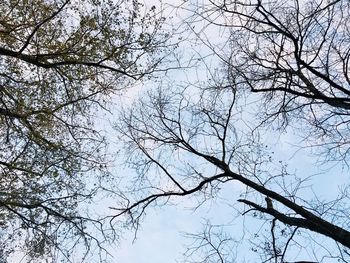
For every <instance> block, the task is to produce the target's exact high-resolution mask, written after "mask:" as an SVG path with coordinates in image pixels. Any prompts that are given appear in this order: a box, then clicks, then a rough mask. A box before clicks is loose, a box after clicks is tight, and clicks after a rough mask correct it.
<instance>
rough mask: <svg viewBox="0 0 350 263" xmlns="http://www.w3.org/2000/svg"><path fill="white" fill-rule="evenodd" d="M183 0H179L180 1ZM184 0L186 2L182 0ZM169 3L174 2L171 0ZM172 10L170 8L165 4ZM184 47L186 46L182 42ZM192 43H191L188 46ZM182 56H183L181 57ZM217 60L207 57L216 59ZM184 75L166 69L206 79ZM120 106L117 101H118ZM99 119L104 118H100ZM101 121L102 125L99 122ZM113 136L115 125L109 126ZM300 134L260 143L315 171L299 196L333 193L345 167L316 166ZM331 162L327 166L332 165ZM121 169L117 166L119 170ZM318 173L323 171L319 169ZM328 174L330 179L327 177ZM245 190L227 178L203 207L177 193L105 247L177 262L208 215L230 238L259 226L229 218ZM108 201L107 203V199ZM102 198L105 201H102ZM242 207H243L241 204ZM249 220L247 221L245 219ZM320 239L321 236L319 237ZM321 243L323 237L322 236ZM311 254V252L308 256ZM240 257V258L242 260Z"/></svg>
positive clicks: (145, 259) (129, 257)
mask: <svg viewBox="0 0 350 263" xmlns="http://www.w3.org/2000/svg"><path fill="white" fill-rule="evenodd" d="M180 2H182V1H180ZM183 2H185V1H183ZM169 3H170V4H175V1H171V0H169ZM146 4H147V5H149V6H151V5H158V4H159V2H158V1H155V0H154V1H153V0H152V1H147V3H146ZM169 10H170V9H169ZM167 15H169V16H173V19H174V20H175V21H177V20H178V19H181V18H183V17H186V15H187V11H183V10H182V11H181V10H178V11H177V12H172V13H171V14H167ZM205 33H206V36H207V37H208V39H211V40H212V41H214V40H218V41H220V39H221V37H222V32H219V31H217V30H216V29H215V28H211V27H209V28H207V29H206V32H205ZM181 48H182V49H183V50H186V49H187V48H189V47H188V46H186V45H185V46H182V47H181ZM191 48H192V47H191ZM195 51H197V52H198V54H199V55H203V54H208V53H209V50H208V49H206V48H205V47H204V46H201V47H199V46H197V47H196V50H195ZM184 59H185V60H186V56H185V57H184ZM215 62H216V61H210V63H213V64H215ZM193 70H194V71H191V70H190V71H188V73H187V74H184V72H182V71H176V70H174V71H170V72H169V73H168V74H167V78H169V79H174V80H176V81H177V82H181V81H185V80H186V81H192V80H193V81H197V78H199V79H200V80H203V81H205V80H206V79H207V75H206V73H205V70H202V69H198V68H197V69H193ZM146 85H150V86H146V87H140V86H138V87H134V88H133V89H131V90H130V91H128V92H127V93H126V94H124V95H123V97H122V100H123V102H124V103H125V104H126V105H128V104H130V103H132V101H133V100H134V99H136V98H137V97H138V96H142V91H139V89H151V88H152V85H153V84H152V83H149V84H146ZM116 105H117V106H118V102H117V103H116ZM102 123H103V122H102ZM104 124H105V125H106V127H102V128H103V129H107V130H109V129H110V127H107V126H108V125H109V124H110V123H109V122H108V121H106V122H105V123H104ZM100 125H102V124H100ZM109 131H110V134H111V135H112V138H113V130H109ZM300 140H301V139H300V138H299V137H298V136H297V135H295V134H293V133H292V132H291V131H287V132H286V133H283V134H282V135H281V136H276V134H274V133H273V132H271V134H270V135H269V134H268V133H266V134H265V138H264V142H265V143H266V144H268V145H270V146H271V151H273V152H274V158H276V159H277V160H281V161H283V162H285V163H288V167H289V168H290V169H291V170H293V171H295V172H296V173H297V174H300V175H302V176H303V177H304V176H309V175H315V177H313V178H310V179H309V181H308V182H307V185H309V186H312V187H311V188H307V189H304V190H303V192H302V193H301V194H302V196H304V197H305V198H308V197H310V196H311V195H312V191H315V192H316V193H321V195H322V198H324V199H329V200H330V199H332V198H335V197H336V196H335V195H336V193H337V192H338V189H339V187H341V186H342V185H344V184H345V183H347V177H346V176H347V169H342V166H341V165H340V164H338V165H336V166H334V167H331V168H332V169H331V170H330V172H325V171H327V168H329V167H327V165H319V166H316V165H315V163H316V159H317V156H314V155H312V154H311V152H310V149H307V148H305V149H300V148H299V147H298V145H297V146H295V145H296V144H298V142H299V141H300ZM332 165H333V164H330V165H329V166H332ZM118 169H119V170H118ZM125 171H126V172H127V173H129V172H130V173H131V171H129V170H123V168H122V167H119V168H116V170H115V172H116V173H121V174H122V173H123V172H125ZM321 172H322V173H321ZM330 177H331V178H332V179H331V180H330ZM242 189H243V186H242V185H240V184H238V183H228V184H225V185H223V186H222V189H221V190H220V193H219V194H218V196H217V197H216V198H214V199H211V200H208V201H207V202H205V203H204V204H203V205H202V206H200V207H199V208H197V209H194V207H195V205H196V203H195V200H191V199H187V198H179V199H177V200H176V201H175V204H174V205H166V206H163V207H158V208H149V209H148V210H147V212H146V216H145V218H144V219H143V221H142V222H141V223H142V224H141V226H140V228H139V230H138V232H137V235H136V238H135V236H134V232H132V231H130V232H126V233H125V234H124V235H123V238H122V239H121V240H120V244H119V245H118V244H115V245H111V246H110V247H108V248H107V249H108V250H109V251H110V253H111V254H112V256H113V259H112V260H111V261H112V262H115V263H149V262H152V263H164V262H166V263H178V262H182V260H183V253H184V252H185V251H186V249H187V248H188V247H189V245H190V243H191V240H190V239H188V237H186V233H197V232H200V231H202V230H203V228H204V225H205V224H206V222H208V220H209V221H210V222H211V223H212V224H223V225H225V226H227V229H228V230H229V231H231V234H232V235H233V237H234V238H235V239H237V240H240V239H241V238H243V236H244V233H243V231H244V227H247V226H248V227H247V229H246V231H248V232H249V231H251V232H254V231H255V229H256V228H257V227H258V225H254V223H255V221H254V220H252V219H245V218H244V217H243V216H242V217H238V218H237V220H235V221H232V217H233V216H232V214H233V213H235V212H237V211H235V209H234V208H235V207H237V206H238V207H239V205H237V204H236V206H235V207H231V206H232V205H233V203H237V202H236V200H237V199H238V198H239V195H238V193H239V192H240V191H241V190H242ZM106 203H107V202H106ZM106 203H105V204H106ZM108 203H110V204H113V200H108ZM240 207H242V206H240ZM245 220H247V221H245ZM320 240H321V239H320ZM325 244H327V242H326V241H325ZM234 253H236V254H239V255H238V258H240V259H245V260H246V262H259V259H258V258H257V255H254V254H253V253H251V251H250V250H249V247H243V248H242V249H241V250H240V251H234ZM298 253H299V252H298V251H296V252H295V257H294V259H305V258H303V257H304V256H305V254H303V253H301V254H298ZM307 256H309V257H312V255H307ZM240 262H243V261H240ZM323 262H326V263H327V262H335V261H332V259H329V260H328V259H325V260H324V261H323Z"/></svg>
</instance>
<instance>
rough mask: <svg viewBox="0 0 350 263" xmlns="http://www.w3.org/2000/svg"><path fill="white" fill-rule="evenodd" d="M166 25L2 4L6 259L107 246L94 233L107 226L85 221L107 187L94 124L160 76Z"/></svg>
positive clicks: (0, 170) (51, 4)
mask: <svg viewBox="0 0 350 263" xmlns="http://www.w3.org/2000/svg"><path fill="white" fill-rule="evenodd" d="M162 23H163V17H162V16H161V14H160V13H158V12H157V11H156V10H155V9H149V10H145V8H144V7H143V5H142V4H141V3H139V2H137V1H94V0H91V1H89V0H87V1H70V0H64V1H63V0H62V1H47V0H39V1H37V0H35V1H12V0H8V1H7V0H6V1H2V2H1V4H0V141H1V142H0V175H1V176H0V188H1V189H0V206H1V216H0V222H1V226H2V231H1V238H0V239H1V240H2V243H6V249H5V250H6V251H5V252H4V253H10V252H11V251H12V249H14V250H18V246H19V248H20V249H21V250H22V252H23V249H25V251H27V252H26V253H28V254H29V255H30V256H32V257H38V256H48V255H49V256H50V254H51V256H52V253H53V252H52V251H54V250H52V247H56V251H57V248H58V249H60V250H61V252H62V253H63V254H64V255H65V256H67V257H68V258H69V251H70V250H71V248H72V247H74V246H75V245H76V244H77V243H84V244H85V246H86V247H87V248H89V247H90V244H91V242H92V241H95V242H96V244H94V246H99V244H100V243H102V241H103V240H104V239H105V238H107V234H103V235H102V238H101V239H100V240H97V239H96V238H95V236H94V235H93V234H92V233H90V232H89V231H90V230H89V229H88V225H91V224H92V225H94V227H95V228H97V229H100V230H101V231H102V232H103V226H102V221H100V219H99V218H97V217H96V218H93V217H92V216H91V215H90V214H87V213H86V212H84V211H85V209H86V207H87V206H88V203H89V202H91V200H92V198H93V196H94V195H96V194H97V193H98V191H99V189H101V188H102V187H103V185H104V183H103V182H104V181H105V180H108V170H107V169H106V166H107V165H108V160H109V159H106V151H105V147H106V142H105V134H104V132H103V131H102V127H97V126H96V125H95V124H94V123H95V121H96V118H97V117H98V116H99V115H98V114H99V113H98V112H99V111H101V110H107V108H108V103H109V101H110V100H111V99H112V98H113V96H115V95H116V94H118V93H120V92H122V91H123V90H125V89H126V88H128V86H130V85H132V84H133V83H135V82H136V81H139V80H141V79H142V78H143V77H144V76H148V75H149V74H151V73H152V72H154V71H155V70H157V65H158V64H159V63H160V62H161V61H162V59H163V58H164V56H165V51H166V47H165V46H164V43H165V41H166V39H167V36H166V35H165V34H164V33H162V32H161V27H162ZM65 240H70V241H69V242H66V241H65ZM74 240H75V241H74ZM19 241H21V242H19ZM67 243H70V244H71V245H67ZM11 244H13V246H12V245H11ZM55 253H56V252H55ZM80 254H82V255H84V253H80Z"/></svg>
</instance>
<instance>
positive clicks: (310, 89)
mask: <svg viewBox="0 0 350 263" xmlns="http://www.w3.org/2000/svg"><path fill="white" fill-rule="evenodd" d="M181 8H186V9H188V10H190V11H191V12H193V15H192V16H191V17H190V22H189V23H188V24H189V25H190V29H191V30H192V31H193V33H194V34H195V36H196V38H197V40H199V42H201V43H203V44H204V45H205V46H206V47H209V49H210V50H211V51H212V54H214V55H215V56H217V57H218V58H219V60H220V61H221V64H220V65H221V69H219V70H217V71H216V72H213V69H212V68H210V67H209V66H208V65H209V64H205V65H204V66H203V68H204V69H208V70H209V73H208V75H210V76H211V78H210V79H208V80H205V81H202V82H200V81H198V82H196V83H195V84H189V85H188V86H186V87H182V88H181V87H179V86H181V85H180V84H179V85H178V86H176V85H172V86H170V87H161V88H159V89H158V90H157V91H155V92H150V93H149V94H148V96H144V97H143V98H142V99H140V101H138V102H135V104H134V105H132V106H131V107H130V108H129V109H127V110H124V111H123V113H122V117H121V118H120V121H119V122H118V123H116V129H117V130H118V131H119V132H120V133H121V134H122V136H121V139H122V140H124V142H125V144H126V147H125V150H126V154H127V156H128V157H129V158H128V159H127V163H128V164H129V165H131V166H132V167H134V168H135V170H136V172H137V177H136V178H135V181H134V184H133V186H132V188H131V189H130V191H132V192H133V193H134V195H132V196H127V195H125V196H124V198H125V203H124V206H123V205H120V206H118V207H117V206H116V207H115V208H114V209H115V210H116V211H117V212H116V213H115V215H114V216H113V217H112V218H111V222H112V223H113V222H114V220H116V219H117V218H118V217H120V216H121V215H128V216H129V217H130V220H131V222H132V223H133V224H134V225H135V226H136V228H137V227H138V224H139V221H140V220H141V219H142V216H143V215H144V213H145V210H146V209H149V207H151V206H157V205H163V204H166V203H167V202H173V201H175V200H176V199H177V198H181V197H187V198H189V197H191V196H192V197H194V196H195V197H196V198H197V199H198V198H199V199H200V200H202V201H203V202H204V201H205V200H207V199H210V198H211V197H215V196H217V195H219V194H220V188H221V187H222V185H223V184H225V185H232V186H234V185H241V186H242V185H243V186H244V187H243V189H242V190H241V192H240V197H239V198H237V203H236V204H235V205H234V207H235V208H236V209H237V210H238V211H240V214H241V215H243V216H244V217H245V218H248V217H249V216H251V217H252V219H251V220H254V222H259V221H260V222H263V223H262V224H263V226H264V229H265V230H267V232H263V231H260V232H259V230H258V231H257V232H255V234H252V235H251V236H250V239H251V240H253V241H252V242H253V246H252V250H253V251H255V252H259V254H260V256H261V260H262V261H263V262H293V250H295V249H297V250H298V251H310V250H313V251H316V250H317V251H318V252H317V253H314V254H313V255H312V256H310V254H309V256H305V257H308V258H305V259H304V260H309V261H304V262H314V261H317V262H318V261H323V260H325V259H327V258H336V259H337V260H339V261H342V262H349V260H350V259H349V248H350V230H349V229H350V227H349V221H348V218H349V192H348V189H349V187H348V186H344V187H343V188H341V189H339V192H338V197H337V198H336V199H334V200H331V201H324V200H323V198H322V193H314V196H311V195H309V196H305V195H303V194H302V191H303V189H304V188H305V187H308V185H307V181H308V179H309V177H310V176H311V175H310V174H303V171H299V173H300V174H294V173H292V172H290V170H289V169H288V167H287V164H285V163H283V162H279V161H278V160H275V157H274V156H273V153H272V152H271V151H272V150H270V148H269V146H267V145H265V144H264V143H262V142H263V141H264V140H262V138H263V137H264V136H266V135H270V134H271V133H268V132H267V131H266V130H267V129H265V128H266V127H267V128H269V127H268V126H267V125H270V127H273V128H275V132H274V133H273V134H275V135H276V132H277V134H278V133H281V132H284V131H286V130H294V131H295V132H297V131H298V129H300V128H301V132H300V131H299V135H301V136H303V137H304V140H305V145H307V146H308V145H313V146H314V147H315V148H314V149H316V150H319V152H322V151H324V149H326V152H325V153H326V154H325V155H324V156H325V159H324V160H326V161H327V160H340V161H344V163H346V162H347V159H348V156H347V152H348V149H349V148H348V139H347V138H348V122H349V120H348V115H349V107H348V103H349V97H348V95H349V84H350V82H349V72H348V67H349V57H350V46H349V24H350V23H349V21H348V20H349V17H350V16H349V13H350V4H349V2H348V1H341V0H339V1H297V0H296V1H283V2H282V1H266V2H265V1H259V0H258V1H218V2H216V1H209V2H208V3H198V4H197V5H196V6H190V7H187V6H186V3H185V4H183V5H182V6H181ZM193 10H194V11H193ZM209 27H211V28H214V29H215V28H216V29H217V30H222V31H223V32H224V33H222V35H223V36H225V37H223V42H224V43H221V44H220V42H219V43H217V42H214V40H212V39H210V38H209V37H207V35H206V34H205V33H206V29H208V28H209ZM202 61H203V63H205V62H204V61H205V58H204V57H203V58H202ZM250 93H252V94H250ZM251 101H253V102H254V103H247V102H251ZM251 112H253V114H251ZM305 127H307V129H305ZM334 171H335V172H336V171H337V170H336V169H335V170H334ZM325 183H327V182H325ZM232 203H234V202H232ZM236 215H237V214H236ZM251 217H249V218H251ZM260 230H261V229H260ZM209 232H210V231H209ZM207 234H208V232H205V233H204V234H203V235H202V239H200V240H206V241H207V243H206V244H207V245H209V246H210V245H211V240H210V236H208V235H207ZM320 237H321V239H322V238H325V239H322V240H323V241H322V242H321V241H319V239H320ZM195 240H198V236H195ZM217 244H218V243H216V245H215V246H212V247H211V248H212V250H209V252H208V251H207V252H208V253H209V254H210V253H213V251H214V254H215V253H218V254H219V259H215V260H216V261H217V262H226V261H224V260H221V261H220V255H222V253H220V250H218V249H219V247H218V246H217ZM219 244H220V242H219ZM201 246H202V243H199V245H198V247H197V248H198V250H199V249H200V247H201ZM315 247H317V248H315ZM320 251H322V253H321V252H320ZM302 255H303V254H302ZM215 260H213V261H210V260H209V261H208V262H216V261H215ZM201 262H206V261H205V260H204V261H201Z"/></svg>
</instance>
